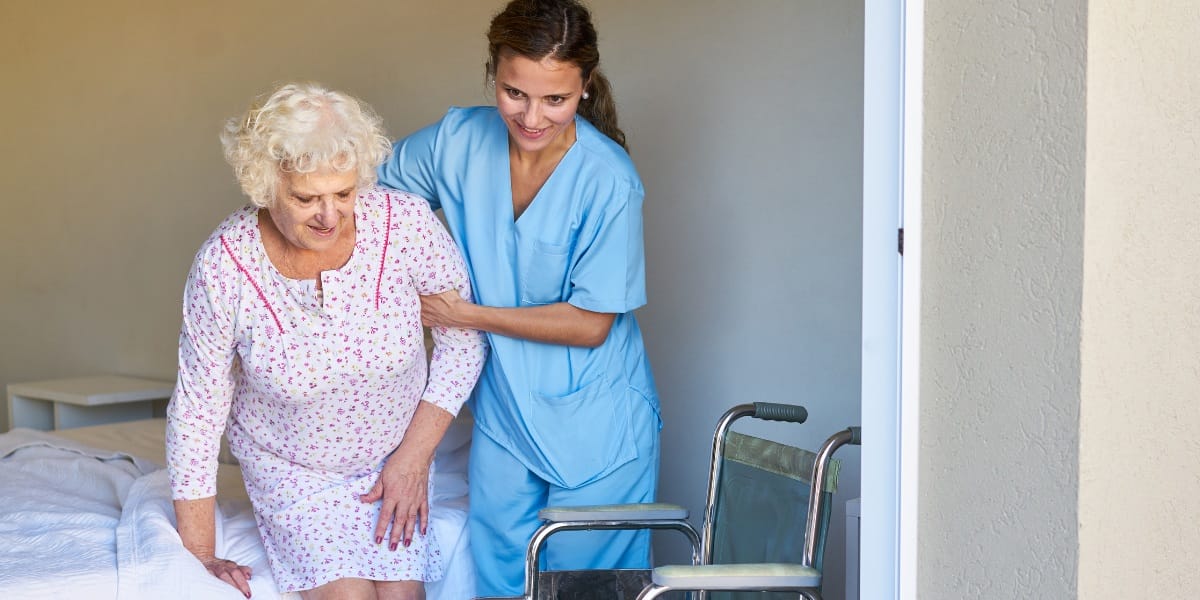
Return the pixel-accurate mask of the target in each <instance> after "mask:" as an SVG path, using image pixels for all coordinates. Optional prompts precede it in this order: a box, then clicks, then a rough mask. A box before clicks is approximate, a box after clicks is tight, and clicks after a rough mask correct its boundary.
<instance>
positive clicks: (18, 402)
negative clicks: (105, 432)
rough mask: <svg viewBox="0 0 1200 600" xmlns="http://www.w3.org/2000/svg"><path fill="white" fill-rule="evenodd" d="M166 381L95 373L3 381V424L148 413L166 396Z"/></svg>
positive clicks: (75, 423) (86, 421) (53, 424)
mask: <svg viewBox="0 0 1200 600" xmlns="http://www.w3.org/2000/svg"><path fill="white" fill-rule="evenodd" d="M174 389H175V384H174V383H172V382H170V381H158V380H154V379H142V378H139V377H123V376H119V375H98V376H95V377H76V378H72V379H50V380H46V381H31V382H27V383H10V384H8V426H9V427H10V428H12V427H28V428H31V429H41V430H51V429H69V428H71V427H84V426H87V425H103V424H105V423H117V422H120V421H132V420H135V419H149V418H150V417H153V416H154V401H155V400H164V399H167V398H170V397H171V392H172V391H174Z"/></svg>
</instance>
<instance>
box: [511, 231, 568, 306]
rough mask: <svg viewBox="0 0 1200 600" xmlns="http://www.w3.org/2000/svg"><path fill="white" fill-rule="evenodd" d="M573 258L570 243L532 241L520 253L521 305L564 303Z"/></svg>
mask: <svg viewBox="0 0 1200 600" xmlns="http://www.w3.org/2000/svg"><path fill="white" fill-rule="evenodd" d="M570 259H571V245H570V244H555V243H550V242H544V241H542V240H533V244H531V247H530V248H529V250H528V251H527V252H525V253H524V254H523V256H521V304H554V303H555V302H562V300H563V298H565V297H566V289H565V287H566V283H567V266H568V262H569V261H570Z"/></svg>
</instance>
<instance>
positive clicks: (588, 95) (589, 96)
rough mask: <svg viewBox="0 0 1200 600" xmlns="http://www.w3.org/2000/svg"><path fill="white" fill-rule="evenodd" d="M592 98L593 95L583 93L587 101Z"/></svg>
mask: <svg viewBox="0 0 1200 600" xmlns="http://www.w3.org/2000/svg"><path fill="white" fill-rule="evenodd" d="M591 97H592V96H591V94H588V93H587V92H584V93H583V99H584V100H587V99H588V98H591Z"/></svg>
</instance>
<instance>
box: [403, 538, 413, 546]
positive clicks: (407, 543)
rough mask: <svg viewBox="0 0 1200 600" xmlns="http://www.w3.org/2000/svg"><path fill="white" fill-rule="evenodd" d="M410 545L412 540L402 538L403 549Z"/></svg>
mask: <svg viewBox="0 0 1200 600" xmlns="http://www.w3.org/2000/svg"><path fill="white" fill-rule="evenodd" d="M411 543H412V538H404V547H405V548H407V547H408V545H409V544H411Z"/></svg>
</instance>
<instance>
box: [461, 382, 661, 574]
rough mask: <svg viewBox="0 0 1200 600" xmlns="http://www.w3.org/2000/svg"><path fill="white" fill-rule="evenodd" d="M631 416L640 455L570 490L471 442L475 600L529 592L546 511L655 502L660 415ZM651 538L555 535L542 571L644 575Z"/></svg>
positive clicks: (642, 407)
mask: <svg viewBox="0 0 1200 600" xmlns="http://www.w3.org/2000/svg"><path fill="white" fill-rule="evenodd" d="M635 404H636V406H635V407H634V408H633V409H632V410H631V411H630V413H631V414H630V417H631V418H632V420H633V423H634V427H633V435H634V440H636V443H637V449H638V456H637V458H635V459H634V460H631V461H629V462H627V463H625V464H624V465H622V466H620V467H618V468H617V469H616V470H614V471H613V472H611V473H609V474H608V475H606V476H605V477H603V478H601V479H598V480H596V481H593V482H591V483H589V484H587V485H584V486H581V487H578V488H575V489H566V488H563V487H559V486H556V485H553V484H550V483H548V482H546V481H545V480H544V479H542V478H540V477H538V476H537V475H535V474H534V473H533V472H531V471H530V470H529V469H527V468H525V465H523V464H521V462H520V461H518V460H517V459H516V457H514V456H513V455H512V454H511V453H510V452H509V451H508V450H507V449H505V448H503V447H502V446H500V445H499V444H497V443H496V442H495V441H493V440H492V439H491V438H489V437H488V436H487V435H486V434H484V433H483V432H481V431H480V430H479V428H478V427H476V428H475V431H474V435H473V438H472V440H471V463H470V485H471V496H470V497H471V509H470V517H469V523H470V532H471V555H472V557H473V558H474V559H475V569H476V571H477V585H478V588H477V589H476V595H478V596H520V595H521V594H523V593H524V591H525V549H526V547H527V546H528V545H529V539H530V538H532V537H533V533H534V531H536V530H537V528H538V527H539V526H541V520H539V519H538V518H537V512H538V510H540V509H542V508H545V507H546V506H563V505H576V506H580V505H594V504H626V503H633V502H653V501H654V495H655V488H656V486H657V482H658V453H659V448H658V430H659V421H658V416H657V415H656V414H655V413H654V410H653V409H652V408H651V407H650V405H649V404H648V403H646V402H636V403H635ZM649 565H650V532H649V531H567V532H563V533H556V534H554V536H552V537H551V538H550V539H549V541H548V542H547V544H546V546H545V548H544V550H543V551H542V568H544V569H549V570H565V569H645V568H648V567H649Z"/></svg>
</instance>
